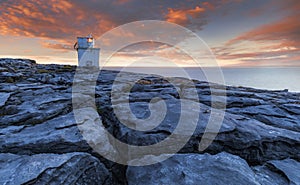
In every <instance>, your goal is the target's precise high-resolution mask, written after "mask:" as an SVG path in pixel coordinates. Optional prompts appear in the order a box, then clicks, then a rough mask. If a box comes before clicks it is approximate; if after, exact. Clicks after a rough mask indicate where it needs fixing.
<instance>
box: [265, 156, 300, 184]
mask: <svg viewBox="0 0 300 185" xmlns="http://www.w3.org/2000/svg"><path fill="white" fill-rule="evenodd" d="M268 164H271V165H273V166H274V167H275V168H276V169H277V170H279V171H281V172H282V173H283V174H284V175H285V176H286V177H287V178H288V180H289V182H290V184H293V185H298V184H300V175H299V174H300V163H299V162H297V161H295V160H293V159H285V160H280V161H279V160H274V161H269V162H268Z"/></svg>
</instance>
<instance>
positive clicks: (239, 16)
mask: <svg viewBox="0 0 300 185" xmlns="http://www.w3.org/2000/svg"><path fill="white" fill-rule="evenodd" d="M140 20H163V21H168V22H171V23H176V24H179V25H181V26H184V27H186V28H188V29H190V30H192V31H193V32H195V33H196V34H197V35H198V36H199V37H200V38H202V39H203V40H204V41H205V42H206V43H207V44H208V46H209V47H210V48H211V50H212V52H213V54H214V55H215V56H216V58H217V61H218V62H219V64H220V65H221V66H224V67H257V66H270V67H272V66H278V67H283V66H284V67H287V66H291V67H292V66H298V67H299V66H300V1H298V0H263V1H262V0H212V1H199V0H198V1H192V0H165V1H149V0H116V1H111V0H85V1H82V0H72V1H71V0H66V1H64V0H47V1H36V0H1V1H0V23H1V24H0V39H1V42H0V58H3V57H10V58H30V59H35V60H37V62H39V63H64V64H76V51H74V50H73V44H74V43H75V42H76V37H77V36H86V35H87V34H89V33H93V35H94V36H95V37H100V36H101V35H102V34H103V33H105V32H107V31H109V30H111V29H113V28H115V27H117V26H120V25H122V24H125V23H129V22H132V21H140ZM142 46H144V47H141V46H140V47H138V50H145V51H149V50H153V51H154V50H155V51H159V50H160V49H161V48H164V47H162V46H161V45H159V44H153V45H151V47H149V46H147V44H144V45H142ZM135 53H136V52H134V50H133V49H131V50H129V51H128V52H127V53H126V54H124V53H123V55H120V56H119V58H118V61H119V62H118V61H117V62H115V63H114V64H113V65H117V66H122V65H123V64H124V61H125V62H126V58H128V57H130V56H134V55H135ZM152 54H153V52H152ZM125 55H127V56H125ZM122 57H123V59H122ZM174 57H178V58H177V59H178V61H177V62H178V63H179V65H180V64H182V65H187V66H189V65H188V64H187V63H186V61H184V60H185V57H179V56H176V55H174Z"/></svg>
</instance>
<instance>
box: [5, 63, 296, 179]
mask: <svg viewBox="0 0 300 185" xmlns="http://www.w3.org/2000/svg"><path fill="white" fill-rule="evenodd" d="M0 68H1V69H0V70H1V72H0V82H1V84H0V154H1V156H2V157H3V156H5V157H3V160H2V161H1V162H0V163H1V165H2V166H5V165H8V166H9V168H8V169H10V170H11V171H12V172H15V171H16V170H18V169H19V168H18V167H17V165H22V164H23V163H21V162H22V161H27V160H29V159H30V161H31V162H32V163H41V161H42V162H44V160H43V159H41V157H35V156H49V159H51V160H52V158H53V156H55V158H57V160H59V161H60V162H61V161H65V162H66V163H64V162H61V163H62V164H68V165H69V166H70V168H71V169H72V170H69V171H71V172H74V170H77V168H78V165H77V163H76V162H69V161H72V160H73V157H71V156H73V154H74V155H75V153H76V152H82V153H80V154H78V153H76V155H75V156H76V157H74V158H77V159H80V160H81V159H82V158H84V159H89V160H92V161H94V159H96V158H95V157H97V159H96V160H98V162H99V160H101V161H102V162H103V163H105V166H106V168H107V170H109V172H108V173H109V175H108V176H110V177H111V178H112V180H113V182H112V184H126V183H127V180H128V179H129V178H130V180H131V181H130V182H137V183H141V182H144V184H151V183H152V182H149V181H150V180H153V181H154V182H168V183H167V184H170V183H169V182H172V180H173V179H176V178H177V180H178V182H179V183H184V182H186V183H189V182H191V183H192V182H203V181H201V180H203V179H205V177H202V176H201V174H200V175H199V174H198V176H197V173H196V172H195V171H194V170H195V169H197V170H198V169H199V170H204V169H205V168H206V167H208V166H209V163H206V162H205V161H210V162H212V164H214V165H215V166H214V167H218V168H214V170H215V171H209V170H208V172H207V173H205V172H203V173H204V174H206V176H207V177H211V179H210V180H211V182H212V183H213V182H216V183H217V182H219V181H217V180H218V179H217V178H215V181H214V180H213V176H216V175H218V176H220V178H221V179H222V178H225V175H226V174H228V175H229V174H230V175H231V174H239V173H240V172H239V171H238V170H239V168H241V169H242V172H243V173H245V174H241V175H235V176H234V177H233V178H236V179H237V180H240V181H239V182H241V180H242V179H245V182H248V183H249V184H251V183H252V184H288V183H289V182H290V183H294V184H297V182H299V179H298V178H299V175H298V174H299V173H298V171H297V170H298V163H299V162H298V161H300V154H299V151H300V134H299V132H300V107H299V105H300V94H299V93H291V92H287V91H268V90H261V89H253V88H246V87H233V86H232V87H230V86H229V87H225V86H222V85H218V84H209V83H207V82H200V81H196V80H194V81H193V83H194V85H193V84H191V83H188V81H187V79H184V78H162V77H160V76H157V75H150V76H149V75H145V74H135V73H121V74H119V73H118V72H117V71H109V70H102V71H101V72H100V75H99V76H98V77H95V75H94V73H91V72H90V71H89V70H88V69H85V70H86V71H85V73H86V74H83V75H82V76H79V79H76V82H77V83H79V84H80V85H85V87H86V88H87V89H83V91H82V92H77V91H76V92H74V94H72V92H73V91H74V86H72V84H73V80H74V74H75V69H76V67H75V66H67V65H41V64H36V63H35V62H34V61H32V60H21V59H0ZM87 74H89V75H87ZM117 77H118V78H117ZM92 78H95V79H97V82H96V83H97V85H96V87H93V86H92V85H93V83H92V82H91V79H92ZM116 78H117V79H116ZM86 81H88V82H89V83H88V84H85V82H86ZM132 82H136V83H135V84H133V83H132ZM171 82H172V83H171ZM113 84H114V85H115V87H114V88H113ZM210 85H211V86H210ZM193 86H195V87H196V91H194V90H193V88H192V87H193ZM131 87H132V88H131ZM91 89H92V90H93V89H95V91H96V92H95V96H94V94H91ZM225 89H226V92H225ZM125 91H127V92H129V95H128V94H126V92H125ZM194 92H196V94H193V93H194ZM225 93H226V96H225ZM77 97H81V100H82V101H79V102H77V101H76V98H77ZM93 97H95V101H94V100H93ZM72 98H73V103H76V104H77V103H79V104H81V103H83V104H84V105H85V106H87V107H92V108H93V110H94V112H93V113H95V116H96V117H97V119H95V120H98V121H100V122H102V123H103V125H100V126H101V127H98V126H99V125H94V123H95V120H91V121H90V122H86V121H84V120H88V119H89V118H91V117H93V116H91V115H89V114H85V115H83V116H81V117H80V119H79V120H81V122H80V123H77V122H76V120H75V117H74V112H75V110H74V107H73V104H72ZM180 98H181V99H180ZM212 99H214V101H215V102H212ZM225 99H227V105H226V107H227V109H226V112H225V116H224V120H223V121H222V125H221V127H220V130H219V131H218V130H213V129H214V127H211V128H207V129H208V130H209V132H208V134H207V135H204V131H205V129H206V126H207V123H208V120H209V118H210V116H211V115H212V114H213V112H217V114H216V115H222V114H221V113H222V112H220V110H218V109H219V108H220V107H221V106H222V102H223V101H224V100H225ZM94 102H96V107H93V106H94V105H93V104H94ZM127 103H128V104H127ZM215 104H217V106H213V107H212V105H215ZM95 110H97V111H98V114H99V115H97V112H95ZM79 111H80V110H79ZM116 111H120V114H118V115H117V114H116ZM81 113H83V114H84V111H81ZM76 115H77V114H76ZM181 115H185V116H184V117H183V119H182V120H183V123H184V126H182V127H180V128H181V129H180V130H179V131H178V130H176V128H177V127H178V122H179V118H180V116H181ZM195 115H196V116H195ZM195 117H197V118H199V119H198V120H196V119H194V118H195ZM217 117H219V116H217ZM217 117H215V118H217ZM129 118H130V119H129ZM195 120H196V121H195ZM85 123H87V124H85ZM124 123H126V124H124ZM213 123H216V121H213ZM78 124H79V125H82V126H85V125H90V126H89V127H85V130H84V132H85V133H87V134H89V133H90V134H89V135H88V136H87V137H86V138H88V140H89V141H91V142H94V143H93V144H94V145H95V146H97V149H99V150H97V149H96V150H93V149H92V148H91V146H90V145H88V144H87V141H86V140H85V139H84V137H83V135H82V133H83V132H80V130H79V128H80V127H78ZM99 128H101V129H99ZM105 129H106V130H107V131H108V132H109V133H110V134H111V135H112V136H114V137H115V138H117V139H118V140H120V141H122V142H124V143H129V144H132V145H142V146H148V145H151V144H156V143H160V142H161V141H164V140H166V138H168V137H169V136H170V135H171V134H172V133H174V132H175V131H176V132H175V136H176V137H174V138H173V140H171V141H172V142H173V143H171V144H170V145H167V146H164V147H161V148H156V149H155V150H153V151H151V150H150V152H151V154H155V155H162V156H164V155H167V154H168V153H172V152H173V151H176V150H175V149H177V147H178V146H180V147H179V152H178V154H175V156H174V158H171V159H170V160H167V161H165V162H163V163H159V164H155V165H151V166H149V170H150V172H151V173H153V177H151V176H150V175H149V174H147V173H148V171H147V170H148V168H147V166H145V167H138V168H135V167H128V169H129V170H128V171H127V177H126V173H125V171H126V168H127V167H126V166H123V165H119V164H117V163H114V162H111V161H108V160H106V159H105V158H103V156H101V155H100V154H97V153H96V152H97V151H101V152H104V153H110V151H113V152H111V153H113V154H112V155H116V156H117V157H120V158H122V157H124V158H125V159H135V158H140V157H145V156H144V155H146V154H147V155H148V154H149V151H144V150H129V149H128V148H119V146H118V145H117V144H116V143H115V142H114V141H113V140H112V139H111V138H107V137H106V135H105V134H100V137H98V136H97V137H94V136H95V135H97V134H95V133H99V132H98V131H101V132H100V133H102V132H103V131H104V130H105ZM135 129H139V130H135ZM93 134H94V135H93ZM98 135H99V134H98ZM187 136H188V137H187ZM211 136H216V138H215V139H214V140H213V142H212V143H211V144H210V145H209V147H208V148H206V149H205V150H201V151H199V145H200V141H202V142H204V143H201V147H203V146H205V143H209V142H211V139H210V137H211ZM183 139H187V140H186V142H185V140H184V142H183V146H182V147H181V145H180V142H182V141H183ZM159 146H160V145H159ZM170 151H171V152H170ZM224 152H226V153H224ZM88 153H89V154H88ZM165 153H167V154H165ZM83 155H84V156H86V155H89V157H84V156H83ZM90 155H93V156H95V157H92V156H90ZM66 156H69V157H66ZM128 157H130V158H128ZM4 158H5V160H4ZM45 158H46V157H45ZM90 158H93V159H90ZM6 159H7V160H6ZM13 159H16V160H17V162H15V163H13V162H12V161H13ZM23 159H24V160H23ZM25 159H26V160H25ZM71 159H72V160H71ZM149 160H150V158H149ZM81 161H84V160H81ZM197 161H200V162H201V164H205V165H206V166H203V168H201V167H202V166H201V165H197V166H196V165H195V164H197V163H196V162H197ZM60 162H58V161H56V162H53V163H52V164H53V165H54V166H53V169H52V168H51V169H49V168H47V167H46V166H44V167H45V170H44V171H47V174H51V175H50V176H47V175H46V172H43V170H42V171H41V172H39V173H40V174H42V175H41V176H38V177H37V179H40V178H42V179H43V181H34V180H33V181H32V182H36V183H38V182H39V183H42V184H43V182H47V181H46V180H47V179H51V178H53V179H54V182H58V181H56V180H59V178H56V177H57V176H56V174H59V175H58V177H62V179H63V178H67V177H66V176H64V174H63V172H61V171H59V170H60V167H57V166H58V164H59V163H60ZM192 162H193V163H192ZM19 163H20V164H19ZM25 163H26V164H27V162H25ZM45 164H47V165H48V164H49V163H47V162H45ZM80 164H81V163H80ZM87 164H89V162H87ZM100 164H101V163H100ZM198 164H199V163H198ZM49 165H50V164H49ZM66 166H67V165H65V166H64V165H63V169H67V167H66ZM96 166H98V167H97V169H96V167H95V170H92V172H91V171H87V173H86V175H87V176H89V175H90V174H94V172H95V171H96V172H98V171H101V170H103V169H104V168H103V165H102V164H101V165H100V166H99V165H96ZM190 166H191V167H193V168H191V167H190ZM154 167H158V168H162V169H166V170H169V171H170V174H174V175H173V176H171V175H170V176H169V175H168V174H167V173H165V172H164V171H162V172H164V174H165V176H158V175H159V174H160V173H155V172H154V169H155V168H154ZM176 167H178V168H176ZM194 167H195V169H194ZM22 169H25V168H23V167H22ZM26 169H27V168H26ZM41 169H42V167H41ZM78 169H79V168H78ZM92 169H94V167H93V168H92ZM291 169H294V170H291ZM1 170H2V171H3V170H4V168H1ZM1 170H0V171H1ZM35 170H36V169H35ZM180 170H181V171H183V173H181V171H180ZM55 171H56V172H55ZM146 172H147V173H146ZM156 172H157V170H156ZM209 172H211V173H209ZM0 173H2V172H0ZM3 173H4V172H3ZM5 173H6V172H5ZM5 173H4V175H5ZM20 173H23V175H24V177H25V176H26V177H30V178H29V180H30V179H31V180H32V179H34V178H36V177H33V176H32V174H31V173H29V172H24V171H22V172H20ZM39 173H37V174H36V175H38V174H39ZM74 173H75V172H74ZM223 173H224V175H223ZM7 174H12V173H8V172H7ZM104 174H106V172H104ZM175 175H178V176H175ZM100 177H101V178H100V179H102V176H101V175H100ZM184 177H185V178H184ZM5 178H8V179H9V180H14V179H16V180H20V178H19V177H16V176H14V177H13V176H10V177H8V175H6V176H5ZM55 178H56V179H55ZM70 178H71V176H70ZM80 178H81V177H80ZM127 178H128V179H127ZM172 178H173V179H172ZM0 179H1V180H2V178H0ZM84 179H86V178H84ZM95 179H96V180H95ZM95 179H94V180H93V181H82V182H81V181H78V184H82V183H83V184H84V182H87V183H85V184H90V183H93V182H95V181H97V182H98V180H99V179H98V177H95ZM97 179H98V180H97ZM138 179H139V180H138ZM186 179H190V181H186ZM102 180H103V179H102ZM102 180H100V181H99V183H101V182H104V181H102ZM229 180H230V182H229V181H227V180H226V179H225V180H224V182H226V183H227V184H233V183H235V182H234V181H232V180H233V179H229ZM108 181H109V180H107V181H105V182H108ZM15 182H17V181H15ZM128 182H129V181H128ZM24 183H25V182H24ZM28 183H30V182H28ZM241 183H243V182H241ZM64 184H71V183H68V182H66V183H64Z"/></svg>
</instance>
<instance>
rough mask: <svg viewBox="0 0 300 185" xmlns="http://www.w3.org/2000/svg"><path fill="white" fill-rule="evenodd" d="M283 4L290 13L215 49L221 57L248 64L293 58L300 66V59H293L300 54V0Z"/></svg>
mask: <svg viewBox="0 0 300 185" xmlns="http://www.w3.org/2000/svg"><path fill="white" fill-rule="evenodd" d="M279 3H280V5H281V7H282V9H283V10H284V11H287V12H288V14H287V16H285V17H283V18H282V19H280V20H278V21H275V22H273V23H269V24H265V25H262V26H260V27H257V28H255V29H252V30H250V31H248V32H245V33H243V34H241V35H239V36H237V37H235V38H233V39H231V40H229V41H228V42H226V43H225V44H224V45H223V46H222V47H219V48H215V50H214V51H215V53H216V55H217V58H218V59H220V60H239V61H242V62H245V64H248V65H249V64H250V65H251V63H249V62H252V63H253V61H255V60H257V61H264V63H268V62H267V61H270V62H269V64H271V61H273V62H277V63H276V64H273V65H287V64H286V62H287V61H288V60H290V63H292V64H293V65H297V66H300V62H299V61H293V60H296V59H298V58H299V56H300V37H299V35H300V21H299V17H300V2H299V1H293V0H289V1H286V3H285V4H284V2H279ZM279 61H282V62H279ZM247 62H248V63H247ZM262 63H263V62H262Z"/></svg>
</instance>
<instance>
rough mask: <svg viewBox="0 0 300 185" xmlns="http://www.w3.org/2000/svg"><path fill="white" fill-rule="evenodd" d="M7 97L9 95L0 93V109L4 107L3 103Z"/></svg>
mask: <svg viewBox="0 0 300 185" xmlns="http://www.w3.org/2000/svg"><path fill="white" fill-rule="evenodd" d="M9 97H10V93H1V92H0V107H2V106H3V105H5V103H6V101H7V100H8V98H9Z"/></svg>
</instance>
